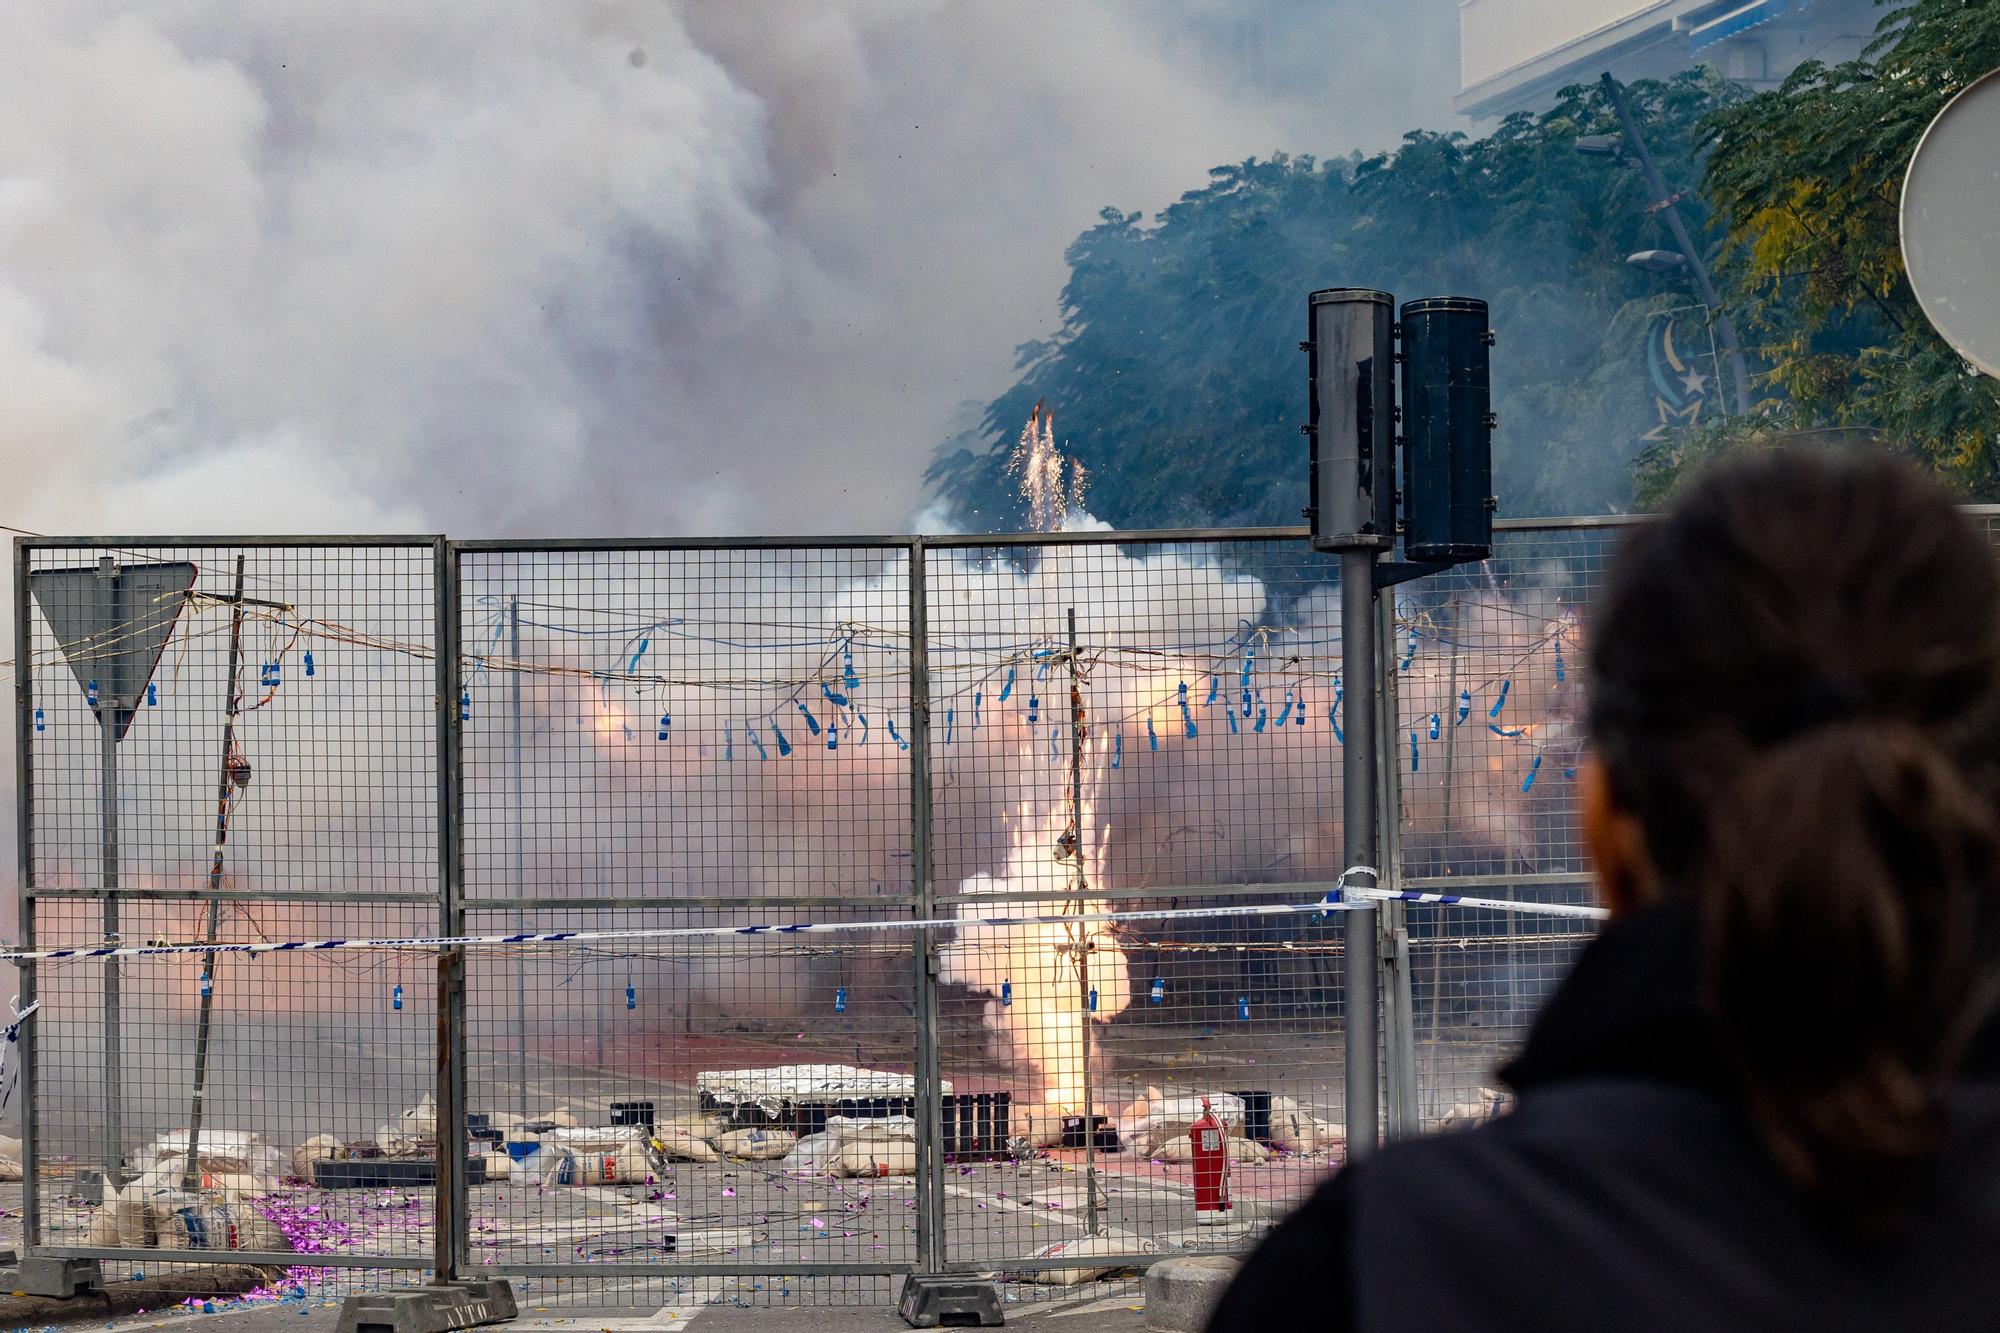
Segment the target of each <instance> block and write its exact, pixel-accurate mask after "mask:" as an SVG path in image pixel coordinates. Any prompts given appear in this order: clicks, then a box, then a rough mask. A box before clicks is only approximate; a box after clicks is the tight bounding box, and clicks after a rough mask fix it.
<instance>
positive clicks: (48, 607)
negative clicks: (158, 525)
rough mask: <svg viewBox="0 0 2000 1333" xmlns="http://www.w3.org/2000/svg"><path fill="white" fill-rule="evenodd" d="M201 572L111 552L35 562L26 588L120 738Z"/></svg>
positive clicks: (95, 706) (182, 563)
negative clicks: (84, 562)
mask: <svg viewBox="0 0 2000 1333" xmlns="http://www.w3.org/2000/svg"><path fill="white" fill-rule="evenodd" d="M198 572H199V571H198V570H197V569H196V568H195V567H194V566H193V565H191V564H188V563H187V562H186V561H176V562H172V563H163V564H146V565H120V564H114V563H113V562H112V560H111V558H110V557H109V556H106V557H105V558H104V559H102V560H100V561H99V562H98V563H97V564H95V565H92V566H89V567H87V568H84V569H38V570H36V571H34V572H33V573H31V574H29V575H28V587H29V589H30V590H31V591H33V593H34V594H35V600H36V601H37V602H39V603H41V607H42V614H43V615H44V616H46V617H47V618H48V622H49V628H50V629H52V630H54V631H55V635H56V642H57V643H58V644H59V645H60V646H61V648H62V654H63V658H64V660H65V661H67V662H68V663H69V669H70V670H71V671H73V672H75V673H76V683H77V684H78V685H79V686H81V687H82V688H83V691H84V694H85V696H86V697H89V696H93V695H94V696H95V700H94V702H93V704H92V708H93V711H95V712H96V713H97V715H98V718H99V719H100V720H102V718H103V717H104V710H105V709H107V708H109V709H110V710H111V716H112V719H113V722H114V725H115V726H116V728H117V739H119V740H121V741H122V740H124V739H125V733H126V732H127V731H128V730H130V729H131V726H132V718H133V715H134V714H135V713H137V711H138V708H139V701H140V699H141V698H143V697H144V696H145V693H146V684H147V682H148V681H150V680H152V678H153V671H154V669H155V668H157V667H158V666H159V665H160V654H161V653H163V652H165V651H166V647H167V640H168V638H170V637H171V636H172V635H173V632H174V622H175V621H177V620H179V619H180V614H181V608H182V607H183V606H185V605H187V594H188V592H189V591H190V590H191V589H192V588H193V587H194V580H195V575H196V574H197V573H198Z"/></svg>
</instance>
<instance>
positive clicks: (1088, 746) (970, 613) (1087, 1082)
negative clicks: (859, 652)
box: [929, 539, 1365, 1272]
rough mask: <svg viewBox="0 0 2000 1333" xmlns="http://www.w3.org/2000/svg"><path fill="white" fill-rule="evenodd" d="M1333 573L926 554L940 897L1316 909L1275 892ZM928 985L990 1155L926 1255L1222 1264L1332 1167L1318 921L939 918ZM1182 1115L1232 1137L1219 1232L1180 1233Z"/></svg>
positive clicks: (1333, 998) (1289, 888) (950, 1061)
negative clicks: (1219, 1252)
mask: <svg viewBox="0 0 2000 1333" xmlns="http://www.w3.org/2000/svg"><path fill="white" fill-rule="evenodd" d="M1333 572H1334V565H1333V562H1332V561H1330V560H1327V559H1324V558H1322V557H1318V556H1315V555H1313V554H1311V553H1310V552H1307V551H1305V550H1303V549H1302V547H1301V546H1300V544H1298V543H1297V542H1296V541H1292V542H1284V543H1279V542H1262V541H1242V542H1228V543H1217V542H1200V543H1187V542H1133V541H1113V540H1106V539H1099V540H1096V541H1088V540H1077V541H1071V542H1068V543H1063V544H1054V543H1051V544H1046V545H1040V546H1035V545H1023V544H1018V543H1009V544H995V545H981V544H977V543H972V542H968V543H965V544H962V545H958V546H956V547H955V548H954V549H952V550H950V551H949V552H948V553H935V554H934V555H933V557H932V567H931V576H930V579H929V594H930V596H929V601H930V607H931V637H930V658H931V672H932V679H933V694H934V700H933V707H932V726H931V739H932V764H933V768H934V770H935V772H936V775H937V777H936V782H937V801H936V819H937V842H938V850H937V857H938V879H939V886H940V901H941V902H944V903H946V904H948V905H949V907H950V909H951V910H953V911H955V912H956V913H957V914H959V915H961V916H964V917H979V916H986V915H990V914H994V913H1001V912H1008V911H1029V912H1037V913H1059V912H1063V911H1071V912H1075V911H1083V910H1095V911H1101V910H1104V909H1106V908H1115V909H1118V910H1126V909H1147V908H1192V907H1201V906H1220V905H1229V906H1233V907H1240V906H1242V905H1243V904H1245V903H1251V902H1263V903H1273V902H1277V903H1283V902H1291V901H1295V900H1297V899H1299V898H1302V897H1303V898H1305V899H1307V900H1311V899H1313V898H1315V897H1317V896H1318V893H1319V892H1320V891H1321V889H1311V888H1305V887H1302V886H1306V885H1314V884H1316V885H1319V886H1322V888H1323V886H1324V885H1326V884H1328V883H1330V882H1331V881H1332V880H1333V878H1334V877H1335V876H1336V875H1337V874H1338V871H1339V868H1340V853H1341V847H1340V838H1339V827H1338V816H1337V812H1338V809H1339V805H1338V792H1339V784H1338V773H1339V755H1340V751H1339V735H1340V728H1341V725H1342V722H1341V718H1342V713H1341V707H1342V704H1341V700H1342V690H1343V687H1342V683H1341V681H1340V680H1339V676H1338V671H1337V662H1338V653H1339V638H1338V629H1337V614H1338V613H1337V608H1338V604H1339V601H1338V588H1337V586H1336V585H1335V584H1334V582H1333ZM1363 697H1365V692H1364V694H1363ZM940 981H941V985H940V990H939V997H938V1002H939V1010H940V1014H939V1022H940V1029H941V1035H940V1044H941V1047H942V1049H943V1050H944V1051H945V1052H946V1059H945V1064H944V1071H943V1072H944V1075H945V1077H946V1078H947V1079H949V1080H950V1081H951V1083H952V1086H953V1088H954V1089H955V1090H957V1092H958V1094H959V1095H960V1096H963V1095H964V1094H965V1092H966V1091H968V1090H970V1091H973V1092H976V1093H979V1094H982V1095H993V1096H995V1097H1000V1096H1004V1097H1005V1098H1006V1099H1007V1105H1008V1107H1009V1131H1010V1134H1011V1136H1012V1137H1013V1140H1014V1144H1013V1147H1012V1149H1011V1150H1010V1151H1006V1152H1000V1153H975V1154H970V1155H964V1156H962V1157H960V1158H957V1159H954V1160H950V1161H948V1162H947V1163H946V1171H945V1173H944V1177H943V1183H944V1190H945V1194H946V1199H945V1203H944V1208H943V1228H944V1234H945V1259H946V1263H947V1266H949V1267H955V1268H963V1269H971V1270H975V1271H989V1270H996V1269H997V1270H1000V1271H1019V1272H1032V1271H1037V1270H1044V1271H1045V1270H1047V1269H1050V1268H1065V1267H1073V1265H1074V1261H1073V1260H1070V1261H1068V1262H1066V1261H1065V1259H1064V1257H1063V1256H1064V1255H1065V1254H1067V1253H1070V1252H1072V1251H1073V1250H1074V1249H1075V1247H1076V1246H1078V1245H1079V1244H1087V1245H1089V1246H1091V1247H1094V1248H1101V1249H1102V1250H1104V1251H1108V1252H1110V1253H1112V1254H1120V1255H1128V1256H1144V1255H1148V1254H1154V1253H1164V1252H1168V1251H1171V1250H1174V1249H1216V1248H1232V1247H1237V1246H1240V1245H1242V1244H1243V1243H1244V1241H1245V1239H1246V1237H1247V1235H1248V1234H1249V1233H1250V1231H1251V1230H1252V1229H1253V1228H1254V1227H1255V1226H1256V1225H1257V1224H1258V1223H1259V1222H1260V1221H1262V1220H1264V1219H1266V1218H1268V1217H1269V1216H1270V1215H1272V1214H1273V1213H1274V1212H1276V1211H1278V1210H1281V1209H1283V1208H1284V1207H1286V1206H1287V1205H1288V1204H1289V1202H1290V1201H1292V1200H1293V1199H1295V1198H1296V1197H1298V1196H1300V1195H1302V1194H1303V1193H1304V1192H1305V1191H1306V1190H1307V1189H1309V1188H1310V1186H1311V1184H1312V1183H1313V1181H1314V1179H1315V1178H1316V1176H1317V1175H1318V1174H1319V1173H1320V1172H1322V1171H1324V1170H1325V1169H1326V1167H1327V1165H1328V1164H1329V1163H1330V1161H1332V1160H1333V1154H1334V1153H1336V1152H1337V1150H1338V1144H1339V1129H1338V1126H1339V1124H1340V1123H1341V1121H1342V1118H1343V1109H1342V1091H1341V1077H1340V1070H1341V1068H1342V1050H1341V1044H1340V1039H1339V1038H1340V1028H1341V1024H1340V1014H1341V1003H1342V987H1341V984H1340V973H1339V944H1338V931H1337V927H1336V926H1334V925H1333V924H1331V923H1330V922H1329V921H1325V920H1318V921H1313V920H1308V919H1307V918H1305V917H1303V916H1291V917H1217V918H1213V919H1209V920H1199V921H1172V922H1161V923H1135V924H1131V925H1114V926H1102V925H1082V924H1078V925H1070V924H1049V925H1034V926H1026V927H1016V928H1009V929H1006V930H998V931H995V930H968V931H962V932H958V933H957V935H956V937H955V938H953V939H952V940H950V941H949V942H948V943H947V944H946V945H945V946H944V947H943V949H942V957H941V967H940ZM1204 1097H1207V1098H1208V1099H1209V1100H1210V1101H1211V1103H1212V1105H1213V1106H1214V1107H1216V1108H1217V1109H1218V1111H1220V1112H1221V1113H1222V1114H1223V1115H1225V1116H1226V1117H1228V1118H1229V1119H1231V1120H1232V1121H1233V1122H1234V1123H1236V1124H1237V1125H1238V1127H1239V1128H1243V1129H1247V1130H1248V1131H1249V1133H1250V1137H1248V1138H1242V1137H1239V1138H1238V1139H1237V1142H1238V1143H1239V1144H1240V1145H1242V1154H1243V1157H1244V1158H1245V1160H1244V1161H1242V1162H1240V1163H1239V1164H1238V1168H1237V1176H1236V1190H1237V1194H1238V1197H1239V1205H1238V1206H1237V1207H1236V1208H1235V1209H1233V1210H1232V1211H1231V1213H1230V1215H1229V1222H1228V1223H1227V1224H1225V1225H1204V1224H1203V1223H1204V1220H1205V1219H1204V1218H1203V1217H1202V1216H1201V1215H1200V1210H1198V1208H1197V1201H1196V1198H1195V1195H1194V1190H1193V1189H1192V1185H1191V1176H1192V1172H1191V1168H1190V1166H1189V1165H1188V1163H1187V1161H1186V1156H1187V1149H1188V1144H1189V1129H1190V1122H1192V1121H1193V1120H1194V1119H1195V1118H1196V1117H1197V1116H1198V1115H1199V1114H1200V1103H1201V1100H1202V1098H1204ZM1092 1110H1094V1111H1095V1112H1096V1113H1097V1114H1098V1115H1101V1116H1102V1117H1103V1121H1102V1123H1101V1125H1099V1126H1097V1127H1095V1128H1086V1121H1085V1119H1084V1117H1085V1115H1086V1112H1087V1111H1092ZM1280 1122H1282V1126H1281V1125H1280ZM1086 1238H1089V1239H1088V1240H1086ZM1141 1262H1143V1260H1141Z"/></svg>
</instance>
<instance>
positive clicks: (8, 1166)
mask: <svg viewBox="0 0 2000 1333" xmlns="http://www.w3.org/2000/svg"><path fill="white" fill-rule="evenodd" d="M25 1174H26V1172H25V1171H23V1170H22V1167H21V1159H20V1158H18V1157H8V1156H5V1155H4V1154H0V1182H8V1183H12V1182H16V1181H19V1180H20V1179H21V1178H22V1177H23V1176H24V1175H25Z"/></svg>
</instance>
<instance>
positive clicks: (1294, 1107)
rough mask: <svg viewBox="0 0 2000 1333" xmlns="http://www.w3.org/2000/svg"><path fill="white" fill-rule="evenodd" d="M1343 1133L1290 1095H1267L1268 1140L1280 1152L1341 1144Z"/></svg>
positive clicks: (1321, 1149)
mask: <svg viewBox="0 0 2000 1333" xmlns="http://www.w3.org/2000/svg"><path fill="white" fill-rule="evenodd" d="M1345 1139H1346V1136H1345V1135H1344V1134H1343V1133H1342V1132H1341V1131H1340V1130H1339V1129H1337V1128H1335V1127H1334V1126H1333V1125H1331V1124H1328V1123H1327V1122H1326V1121H1324V1120H1321V1119H1319V1118H1318V1117H1316V1116H1314V1115H1313V1114H1312V1113H1311V1112H1309V1111H1307V1110H1306V1109H1305V1108H1304V1107H1302V1106H1300V1105H1299V1104H1298V1103H1297V1102H1295V1101H1293V1100H1292V1099H1291V1098H1290V1097H1273V1098H1271V1133H1270V1144H1271V1146H1272V1147H1273V1148H1276V1149H1277V1150H1278V1151H1280V1152H1290V1153H1299V1154H1301V1155H1305V1154H1310V1153H1317V1152H1328V1151H1332V1150H1333V1149H1335V1148H1338V1147H1341V1146H1342V1145H1343V1144H1344V1142H1345Z"/></svg>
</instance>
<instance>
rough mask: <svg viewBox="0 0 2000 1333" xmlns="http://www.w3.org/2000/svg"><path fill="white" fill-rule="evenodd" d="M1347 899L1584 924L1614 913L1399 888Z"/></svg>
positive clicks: (1366, 891) (1355, 891) (1361, 892)
mask: <svg viewBox="0 0 2000 1333" xmlns="http://www.w3.org/2000/svg"><path fill="white" fill-rule="evenodd" d="M1346 896H1347V897H1348V898H1350V899H1352V898H1371V899H1374V900H1375V901H1377V902H1385V903H1436V904H1438V905H1439V906H1443V907H1490V908H1493V909H1494V910H1495V911H1500V912H1520V913H1522V914H1523V915H1526V916H1569V917H1579V918H1581V919H1583V920H1585V921H1608V920H1610V919H1611V913H1610V912H1609V911H1607V910H1606V909H1604V908H1602V907H1580V906H1576V905H1574V904H1571V903H1530V902H1521V901H1519V900H1517V899H1513V898H1468V897H1466V896H1465V895H1464V894H1462V893H1415V892H1412V891H1410V890H1407V889H1405V890H1396V889H1349V890H1347V892H1346Z"/></svg>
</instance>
